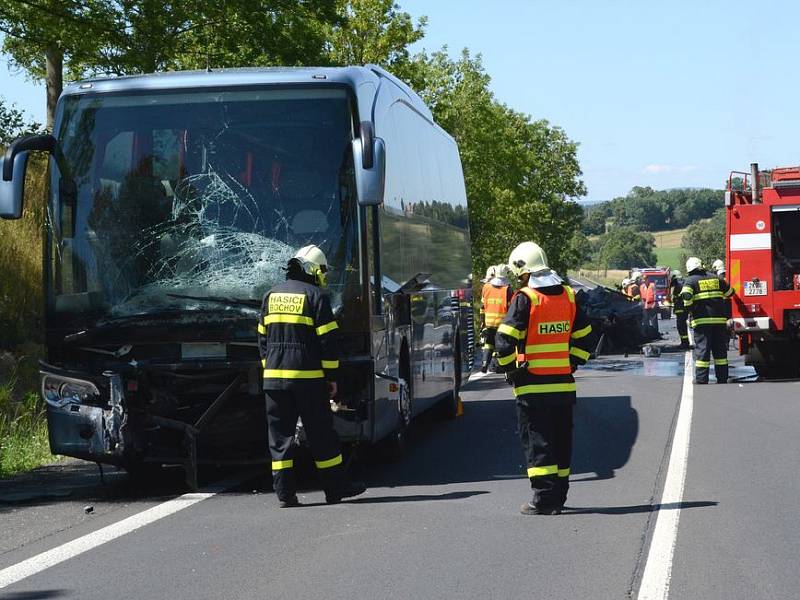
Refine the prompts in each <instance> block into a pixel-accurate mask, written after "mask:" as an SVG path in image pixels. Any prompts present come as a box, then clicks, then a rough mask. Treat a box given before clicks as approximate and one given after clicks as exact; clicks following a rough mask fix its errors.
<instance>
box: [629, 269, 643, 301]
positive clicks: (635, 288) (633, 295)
mask: <svg viewBox="0 0 800 600" xmlns="http://www.w3.org/2000/svg"><path fill="white" fill-rule="evenodd" d="M630 281H631V283H630V285H629V286H628V297H630V299H631V300H632V301H633V302H639V301H640V300H641V299H642V294H641V289H640V288H641V284H642V274H641V273H639V272H638V271H634V272H633V273H631V279H630Z"/></svg>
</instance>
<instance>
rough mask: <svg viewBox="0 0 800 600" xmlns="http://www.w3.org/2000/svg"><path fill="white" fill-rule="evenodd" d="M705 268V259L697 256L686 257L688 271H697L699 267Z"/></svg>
mask: <svg viewBox="0 0 800 600" xmlns="http://www.w3.org/2000/svg"><path fill="white" fill-rule="evenodd" d="M702 268H703V261H702V260H700V259H699V258H697V257H696V256H690V257H689V258H687V259H686V272H687V273H691V272H692V271H696V270H697V269H702Z"/></svg>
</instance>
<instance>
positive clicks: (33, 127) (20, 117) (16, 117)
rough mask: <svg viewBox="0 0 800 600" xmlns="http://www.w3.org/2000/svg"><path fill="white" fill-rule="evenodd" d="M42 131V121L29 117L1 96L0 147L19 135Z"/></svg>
mask: <svg viewBox="0 0 800 600" xmlns="http://www.w3.org/2000/svg"><path fill="white" fill-rule="evenodd" d="M41 132H42V125H41V123H37V122H36V121H32V120H30V119H28V117H26V116H25V113H24V112H23V111H21V110H20V109H18V108H17V107H16V106H15V105H13V104H8V103H7V102H6V101H5V99H4V98H3V97H2V96H0V149H2V148H3V147H4V146H8V145H9V144H10V143H11V142H13V141H14V140H15V139H17V138H18V137H22V136H23V135H30V134H33V133H41Z"/></svg>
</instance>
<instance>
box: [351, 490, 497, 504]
mask: <svg viewBox="0 0 800 600" xmlns="http://www.w3.org/2000/svg"><path fill="white" fill-rule="evenodd" d="M488 493H489V492H488V490H468V491H462V492H448V493H446V494H415V495H413V496H376V497H374V498H370V497H360V498H354V499H353V500H348V501H347V502H348V504H381V503H383V502H392V503H394V502H428V501H429V500H463V499H464V498H472V497H473V496H480V495H482V494H488Z"/></svg>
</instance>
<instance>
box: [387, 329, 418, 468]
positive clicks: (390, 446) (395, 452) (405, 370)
mask: <svg viewBox="0 0 800 600" xmlns="http://www.w3.org/2000/svg"><path fill="white" fill-rule="evenodd" d="M410 364H411V363H410V359H409V352H408V345H407V344H406V342H405V341H403V345H402V347H401V350H400V369H399V373H400V379H401V380H402V383H401V384H400V389H399V390H398V398H397V428H396V429H395V430H394V431H393V432H392V433H390V434H389V435H388V436H387V437H386V438H384V439H383V440H382V441H381V442H380V445H381V452H380V454H381V456H382V457H383V458H384V459H385V460H387V461H389V462H395V461H398V460H400V459H401V458H402V457H403V456H404V455H405V453H406V449H407V447H408V428H409V426H410V425H411V415H412V414H413V412H412V408H411V403H412V396H411V389H410V388H411V367H410Z"/></svg>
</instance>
